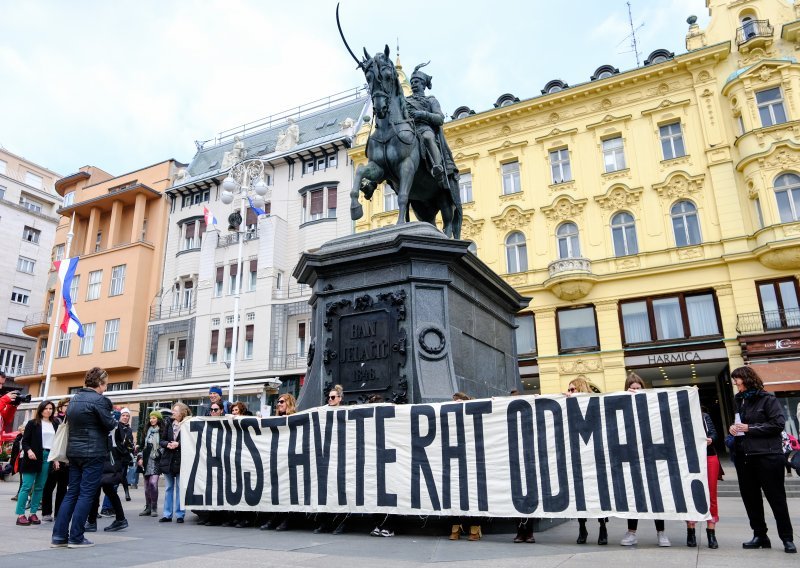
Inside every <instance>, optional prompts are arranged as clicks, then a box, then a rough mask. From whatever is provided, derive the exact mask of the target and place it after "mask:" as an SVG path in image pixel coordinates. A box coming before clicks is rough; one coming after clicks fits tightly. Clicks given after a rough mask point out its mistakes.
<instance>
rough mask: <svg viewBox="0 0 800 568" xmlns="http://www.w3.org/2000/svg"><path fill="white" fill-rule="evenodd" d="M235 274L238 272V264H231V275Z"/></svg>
mask: <svg viewBox="0 0 800 568" xmlns="http://www.w3.org/2000/svg"><path fill="white" fill-rule="evenodd" d="M237 274H239V265H238V264H231V276H236V275H237Z"/></svg>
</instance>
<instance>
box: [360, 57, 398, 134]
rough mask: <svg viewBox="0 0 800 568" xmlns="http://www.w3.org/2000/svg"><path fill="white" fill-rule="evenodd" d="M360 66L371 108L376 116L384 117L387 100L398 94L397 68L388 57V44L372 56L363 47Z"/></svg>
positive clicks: (386, 110) (386, 112)
mask: <svg viewBox="0 0 800 568" xmlns="http://www.w3.org/2000/svg"><path fill="white" fill-rule="evenodd" d="M361 68H362V69H363V70H364V76H365V77H366V78H367V86H368V87H369V92H370V94H371V95H372V108H374V109H375V114H376V115H377V116H378V118H386V116H387V115H388V114H389V101H390V99H391V98H392V97H396V96H397V94H398V80H397V70H396V69H395V67H394V63H392V60H391V59H390V58H389V46H388V45H387V46H386V48H385V49H384V50H383V52H382V53H377V54H375V56H374V57H370V56H369V53H367V50H366V48H365V49H364V60H363V61H362V62H361Z"/></svg>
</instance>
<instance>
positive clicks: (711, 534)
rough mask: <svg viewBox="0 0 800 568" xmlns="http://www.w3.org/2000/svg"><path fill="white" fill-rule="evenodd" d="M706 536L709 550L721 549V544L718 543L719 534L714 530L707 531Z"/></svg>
mask: <svg viewBox="0 0 800 568" xmlns="http://www.w3.org/2000/svg"><path fill="white" fill-rule="evenodd" d="M706 536H707V537H708V548H714V549H717V548H719V543H718V542H717V533H716V531H715V530H714V529H706Z"/></svg>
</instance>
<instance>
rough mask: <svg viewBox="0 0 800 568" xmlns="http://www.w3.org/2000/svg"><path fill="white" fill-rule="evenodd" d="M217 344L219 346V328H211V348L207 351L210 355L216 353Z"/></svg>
mask: <svg viewBox="0 0 800 568" xmlns="http://www.w3.org/2000/svg"><path fill="white" fill-rule="evenodd" d="M218 346H219V330H218V329H212V330H211V349H209V353H211V355H216V354H217V347H218Z"/></svg>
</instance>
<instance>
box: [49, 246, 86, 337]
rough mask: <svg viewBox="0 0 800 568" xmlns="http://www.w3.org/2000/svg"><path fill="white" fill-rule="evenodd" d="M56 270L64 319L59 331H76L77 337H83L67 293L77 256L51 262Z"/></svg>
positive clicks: (81, 327) (79, 323) (79, 321)
mask: <svg viewBox="0 0 800 568" xmlns="http://www.w3.org/2000/svg"><path fill="white" fill-rule="evenodd" d="M53 264H54V265H55V268H56V270H57V271H58V279H59V281H60V282H61V297H62V300H63V301H64V319H63V320H61V325H60V326H59V327H61V333H77V334H78V337H83V325H82V324H81V320H79V319H78V314H76V313H75V308H74V307H73V306H72V298H71V297H70V295H69V291H70V288H71V286H72V279H73V277H74V276H75V270H76V269H77V268H78V257H77V256H76V257H74V258H67V259H64V260H57V261H55V262H54V263H53Z"/></svg>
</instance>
